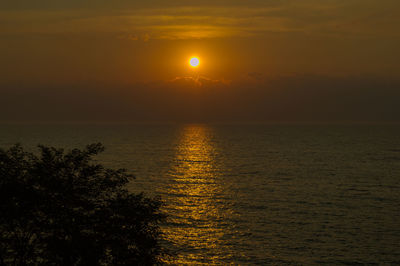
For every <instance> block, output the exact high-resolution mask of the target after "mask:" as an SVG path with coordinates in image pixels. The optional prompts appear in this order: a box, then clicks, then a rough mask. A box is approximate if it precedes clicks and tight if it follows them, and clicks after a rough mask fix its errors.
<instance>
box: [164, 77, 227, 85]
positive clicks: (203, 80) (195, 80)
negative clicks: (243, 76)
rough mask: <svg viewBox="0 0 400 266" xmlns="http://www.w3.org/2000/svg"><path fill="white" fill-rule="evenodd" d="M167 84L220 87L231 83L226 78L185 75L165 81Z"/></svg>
mask: <svg viewBox="0 0 400 266" xmlns="http://www.w3.org/2000/svg"><path fill="white" fill-rule="evenodd" d="M167 84H169V85H177V86H186V87H210V86H212V87H221V86H229V85H230V84H231V81H230V80H226V79H212V78H208V77H205V76H197V77H191V76H187V77H175V78H173V79H172V80H169V81H167Z"/></svg>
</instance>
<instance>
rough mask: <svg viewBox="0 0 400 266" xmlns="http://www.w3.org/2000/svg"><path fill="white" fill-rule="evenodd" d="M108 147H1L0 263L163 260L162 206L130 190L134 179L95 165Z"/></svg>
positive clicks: (120, 172) (86, 263) (138, 263)
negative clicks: (35, 150)
mask: <svg viewBox="0 0 400 266" xmlns="http://www.w3.org/2000/svg"><path fill="white" fill-rule="evenodd" d="M103 150H104V148H103V146H102V145H101V144H100V143H99V144H92V145H88V146H87V147H86V149H84V150H79V149H74V150H71V151H68V152H65V151H64V150H63V149H56V148H53V147H45V146H39V151H40V152H39V153H38V154H37V155H35V154H33V153H30V152H26V151H24V150H23V148H22V147H21V146H20V145H15V146H13V147H11V148H10V149H8V150H2V149H0V214H1V215H0V265H148V264H155V263H158V262H160V258H161V256H162V249H161V247H160V245H159V238H160V229H159V224H160V222H162V221H163V220H164V218H165V217H164V215H163V214H162V213H161V212H160V204H161V201H160V200H159V199H150V198H147V197H145V196H144V195H143V194H132V193H130V192H129V191H128V190H127V189H126V185H127V183H128V182H129V181H130V180H131V179H132V178H133V177H132V176H131V175H129V174H128V173H127V172H126V171H125V170H123V169H120V170H112V169H107V168H105V167H104V166H102V165H101V164H98V163H96V162H95V161H94V160H93V156H94V155H97V154H98V153H100V152H102V151H103Z"/></svg>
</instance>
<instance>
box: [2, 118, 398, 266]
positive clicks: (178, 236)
mask: <svg viewBox="0 0 400 266" xmlns="http://www.w3.org/2000/svg"><path fill="white" fill-rule="evenodd" d="M17 142H18V143H21V144H22V145H23V146H24V147H25V148H26V149H28V150H31V151H35V150H37V145H38V144H44V145H50V146H55V147H59V148H65V149H67V150H68V149H72V148H83V147H85V145H87V144H90V143H96V142H101V143H103V145H104V146H105V147H106V150H105V151H104V152H103V153H102V154H101V155H99V156H98V157H97V158H96V160H98V161H99V162H101V163H103V164H105V165H106V166H107V167H111V168H125V169H127V170H128V172H130V173H132V174H134V175H135V177H136V179H135V180H134V181H132V182H131V183H130V184H129V189H130V190H131V191H132V192H135V193H137V192H142V191H143V192H144V193H145V194H146V195H148V196H149V197H154V196H160V197H161V199H162V200H163V202H164V206H163V207H162V208H163V211H164V212H165V213H167V215H168V220H167V223H166V224H164V225H163V226H162V230H163V237H164V240H163V242H162V243H163V245H165V246H166V247H168V248H169V249H170V250H171V251H172V252H173V253H174V254H175V256H174V258H173V261H170V263H171V264H178V265H201V264H204V265H210V264H211V265H226V264H228V265H229V264H232V265H400V126H399V125H299V124H297V125H292V124H288V125H283V124H277V125H204V124H198V125H82V124H77V125H43V124H42V125H26V124H24V125H1V126H0V148H4V149H5V148H9V147H10V146H11V145H13V144H15V143H17Z"/></svg>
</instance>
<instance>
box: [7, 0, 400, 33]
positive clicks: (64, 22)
mask: <svg viewBox="0 0 400 266" xmlns="http://www.w3.org/2000/svg"><path fill="white" fill-rule="evenodd" d="M254 2H255V3H254V4H253V5H248V7H243V6H240V7H239V6H238V5H234V4H232V5H230V6H223V7H222V6H214V5H211V4H210V5H209V6H204V5H202V6H183V5H178V4H175V5H173V7H166V8H163V9H157V8H148V7H141V8H140V7H139V8H135V9H133V8H131V9H130V8H129V5H128V4H127V6H128V8H124V9H123V8H121V7H119V8H114V9H112V8H111V9H110V10H109V11H108V12H105V11H104V10H103V9H99V10H97V11H96V10H88V9H76V10H75V9H64V10H46V9H42V10H41V9H38V10H12V11H10V10H8V11H7V10H6V11H2V12H0V18H1V19H0V21H1V23H0V25H1V26H0V33H2V34H7V33H8V34H10V33H13V34H18V33H20V34H22V33H24V34H38V33H40V34H66V33H69V34H71V33H86V34H89V33H92V34H99V33H103V34H104V33H106V34H114V35H115V34H116V35H117V36H120V35H132V34H133V35H132V36H136V37H135V38H132V40H134V39H140V38H139V36H142V38H141V39H142V40H144V41H146V40H148V39H149V36H150V35H151V37H152V39H193V38H194V39H201V38H220V37H232V36H240V37H249V36H260V35H265V34H268V33H277V32H286V33H288V32H301V33H308V34H352V35H354V34H358V35H368V34H369V35H371V34H373V35H381V36H397V37H398V36H399V33H398V30H397V28H398V27H399V26H400V17H398V16H395V15H394V13H393V12H392V10H395V9H397V8H400V2H399V1H392V0H385V1H382V2H376V1H372V0H362V1H361V0H353V1H346V2H344V1H338V0H329V1H317V0H304V1H275V2H272V1H267V2H265V3H266V4H265V3H264V4H261V2H260V1H254Z"/></svg>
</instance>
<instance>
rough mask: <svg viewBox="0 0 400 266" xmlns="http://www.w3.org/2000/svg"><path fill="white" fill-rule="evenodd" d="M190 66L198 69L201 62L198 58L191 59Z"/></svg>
mask: <svg viewBox="0 0 400 266" xmlns="http://www.w3.org/2000/svg"><path fill="white" fill-rule="evenodd" d="M189 65H190V66H191V67H198V66H199V65H200V60H199V58H198V57H191V58H190V59H189Z"/></svg>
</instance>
